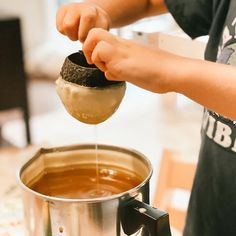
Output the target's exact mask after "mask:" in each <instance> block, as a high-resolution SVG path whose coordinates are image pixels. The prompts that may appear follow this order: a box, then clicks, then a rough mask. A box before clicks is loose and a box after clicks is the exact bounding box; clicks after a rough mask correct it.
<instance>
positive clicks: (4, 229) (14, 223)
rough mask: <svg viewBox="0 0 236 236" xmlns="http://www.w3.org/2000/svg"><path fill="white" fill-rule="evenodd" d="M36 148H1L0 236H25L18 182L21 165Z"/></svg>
mask: <svg viewBox="0 0 236 236" xmlns="http://www.w3.org/2000/svg"><path fill="white" fill-rule="evenodd" d="M35 150H36V148H35V147H32V146H31V147H27V148H24V149H19V148H0V186H1V187H0V236H25V235H26V234H25V231H24V213H23V205H22V200H21V190H20V188H19V185H18V182H17V177H16V176H17V175H16V173H17V170H18V168H19V167H20V165H21V164H22V163H23V162H24V161H25V160H26V159H28V158H30V157H31V156H32V154H33V153H34V152H35Z"/></svg>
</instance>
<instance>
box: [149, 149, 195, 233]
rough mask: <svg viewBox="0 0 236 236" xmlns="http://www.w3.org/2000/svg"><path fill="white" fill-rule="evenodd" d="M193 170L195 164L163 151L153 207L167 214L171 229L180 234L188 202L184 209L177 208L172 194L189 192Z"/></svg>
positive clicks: (174, 152) (175, 153) (165, 150)
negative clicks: (177, 191)
mask: <svg viewBox="0 0 236 236" xmlns="http://www.w3.org/2000/svg"><path fill="white" fill-rule="evenodd" d="M195 170H196V162H189V161H187V160H184V159H183V158H182V156H181V155H180V154H179V153H177V152H176V151H172V150H169V149H164V150H163V154H162V158H161V163H160V169H159V175H158V179H157V185H156V189H155V193H154V196H153V206H154V207H157V208H160V209H162V210H164V211H166V212H168V213H169V216H170V225H171V227H172V228H174V229H176V230H177V231H179V232H180V233H182V231H183V228H184V225H185V218H186V211H187V204H188V202H187V203H186V207H185V208H184V209H183V208H178V207H177V206H175V205H176V204H173V198H174V193H176V192H175V190H177V189H178V190H179V189H182V190H187V191H189V192H190V191H191V188H192V183H193V178H194V175H195Z"/></svg>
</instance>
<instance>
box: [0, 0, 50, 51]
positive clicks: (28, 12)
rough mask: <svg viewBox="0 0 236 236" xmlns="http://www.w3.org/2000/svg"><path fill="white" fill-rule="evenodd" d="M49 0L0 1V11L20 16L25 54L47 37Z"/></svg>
mask: <svg viewBox="0 0 236 236" xmlns="http://www.w3.org/2000/svg"><path fill="white" fill-rule="evenodd" d="M48 2H52V1H49V0H0V11H4V12H9V13H12V14H15V15H17V16H20V18H21V20H22V21H21V26H22V38H23V43H24V49H25V52H26V53H27V52H29V51H30V50H32V49H34V48H35V47H37V46H38V45H40V44H41V43H42V42H43V41H45V40H46V39H47V37H48V22H47V21H48V12H47V11H48V9H49V8H48V6H47V4H48Z"/></svg>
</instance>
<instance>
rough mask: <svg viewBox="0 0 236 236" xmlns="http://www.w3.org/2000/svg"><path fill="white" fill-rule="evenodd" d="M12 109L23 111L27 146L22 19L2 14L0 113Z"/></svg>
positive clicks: (0, 36)
mask: <svg viewBox="0 0 236 236" xmlns="http://www.w3.org/2000/svg"><path fill="white" fill-rule="evenodd" d="M12 109H20V110H21V111H22V115H23V119H24V122H25V130H26V132H25V133H26V142H27V144H29V143H31V136H30V126H29V108H28V97H27V76H26V72H25V69H24V56H23V45H22V41H21V25H20V19H19V18H18V17H15V16H10V15H7V14H4V13H2V12H1V14H0V112H1V111H6V110H12ZM0 126H1V123H0ZM0 131H1V129H0ZM0 135H1V134H0Z"/></svg>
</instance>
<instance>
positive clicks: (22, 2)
mask: <svg viewBox="0 0 236 236" xmlns="http://www.w3.org/2000/svg"><path fill="white" fill-rule="evenodd" d="M68 2H69V1H68V0H57V1H56V0H32V1H29V0H11V1H10V2H9V1H8V0H1V1H0V31H2V32H0V157H2V158H4V157H3V154H2V153H4V155H6V150H9V153H11V150H12V149H16V148H17V149H20V150H21V151H22V150H27V148H28V147H29V146H30V147H32V146H33V147H37V148H39V147H42V146H46V147H48V146H61V145H70V144H77V143H86V142H92V143H94V142H98V143H106V144H112V145H120V146H125V147H130V148H134V149H137V150H139V151H140V152H142V153H144V154H145V155H146V156H147V157H148V158H149V159H150V160H151V162H152V164H153V167H154V176H153V178H152V181H151V186H152V187H151V192H152V194H154V190H155V189H156V185H157V183H158V177H159V172H160V168H161V162H162V159H163V153H164V150H166V149H168V150H171V152H172V151H173V152H178V153H179V154H180V156H181V158H184V159H185V160H187V161H188V162H194V163H196V161H197V157H198V149H199V145H200V127H201V117H202V110H203V109H202V107H201V106H200V105H198V104H196V103H194V102H192V101H190V100H189V99H188V98H186V97H184V96H182V95H176V94H173V93H169V94H163V95H159V94H154V93H151V92H148V91H145V90H142V89H140V88H138V87H135V86H133V85H131V84H128V85H127V92H126V95H125V98H124V100H123V102H122V103H121V105H120V108H119V109H118V110H117V112H116V113H115V114H114V115H113V116H112V117H111V118H110V119H109V120H107V121H105V122H104V123H102V124H99V125H97V127H96V128H95V127H94V126H91V125H86V124H82V123H80V122H78V121H77V120H75V119H74V118H72V117H71V116H70V115H69V114H67V112H66V110H65V109H64V107H63V105H62V104H61V102H60V100H59V97H58V96H57V94H56V90H55V81H56V79H57V78H58V76H59V73H60V69H61V66H62V64H63V62H64V59H65V58H66V57H67V56H68V55H69V54H71V53H73V52H75V51H78V50H79V49H81V44H80V42H72V41H70V40H69V39H67V38H66V37H64V36H63V35H60V34H59V33H58V32H57V31H56V27H55V14H56V10H57V9H58V7H59V6H60V5H61V4H65V3H68ZM74 2H75V1H74ZM77 2H79V1H77ZM112 32H113V33H114V34H118V35H120V36H121V37H124V38H127V39H133V40H136V41H139V42H140V43H144V44H148V45H150V46H154V47H159V48H162V49H165V50H167V51H170V52H173V53H176V54H179V55H183V56H187V57H192V58H199V59H203V54H204V48H205V43H206V40H207V38H199V39H196V40H194V41H192V40H191V39H190V38H189V37H188V36H187V35H185V34H184V33H183V32H182V31H181V30H180V29H179V27H178V26H177V25H176V23H175V21H174V20H173V19H172V17H171V16H170V15H169V14H166V15H163V16H158V17H151V18H148V19H144V20H141V21H138V22H136V23H134V24H132V25H129V26H127V27H124V28H121V29H116V30H112ZM9 158H11V157H9ZM13 159H14V158H13ZM167 171H168V170H167ZM186 178H187V176H186ZM179 196H180V197H179V198H178V199H177V203H181V202H184V208H185V209H186V206H187V205H186V202H187V200H185V199H186V197H183V195H179ZM183 199H184V200H183Z"/></svg>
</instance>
